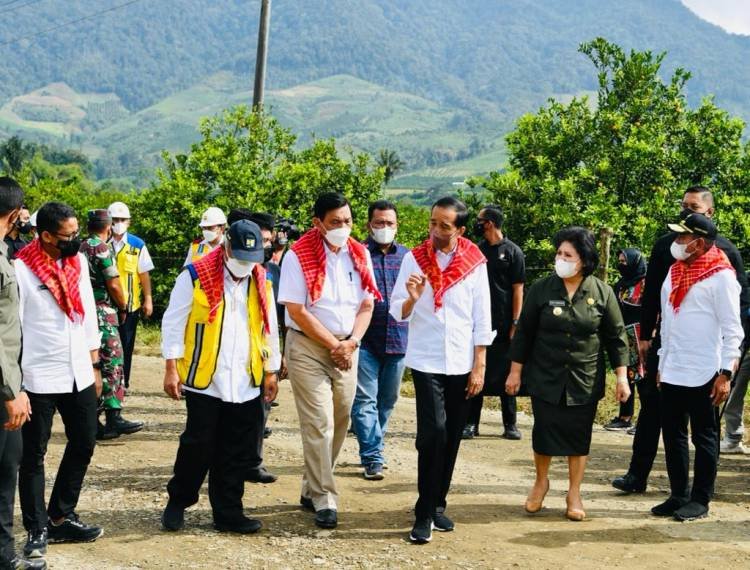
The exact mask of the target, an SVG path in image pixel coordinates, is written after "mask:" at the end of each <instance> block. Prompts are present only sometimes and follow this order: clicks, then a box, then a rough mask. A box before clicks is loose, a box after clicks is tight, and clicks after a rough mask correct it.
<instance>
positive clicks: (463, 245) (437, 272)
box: [411, 237, 487, 311]
mask: <svg viewBox="0 0 750 570" xmlns="http://www.w3.org/2000/svg"><path fill="white" fill-rule="evenodd" d="M411 252H412V255H414V259H415V260H416V262H417V264H418V265H419V268H420V269H421V270H422V273H424V274H425V276H426V277H427V280H428V281H429V282H430V286H431V287H432V291H433V293H434V297H435V310H436V311H437V310H438V309H440V307H442V306H443V296H444V295H445V293H446V291H448V289H450V288H451V287H453V286H454V285H455V284H456V283H460V282H461V281H463V280H464V279H465V278H466V276H467V275H469V274H470V273H471V272H472V271H474V269H476V268H477V267H478V266H479V265H481V264H482V263H487V258H486V257H485V256H484V254H483V253H482V250H480V249H479V248H478V247H477V246H476V245H474V244H473V243H472V242H471V241H469V240H468V239H466V238H465V237H459V238H458V244H457V245H456V251H455V253H454V254H453V259H451V261H450V263H449V264H448V267H446V268H445V270H444V271H443V270H441V269H440V266H439V265H438V262H437V254H436V253H435V248H434V247H433V245H432V240H430V239H427V240H425V241H424V242H422V243H421V244H420V245H418V246H417V247H415V248H414V249H412V250H411Z"/></svg>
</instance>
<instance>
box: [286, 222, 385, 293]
mask: <svg viewBox="0 0 750 570" xmlns="http://www.w3.org/2000/svg"><path fill="white" fill-rule="evenodd" d="M347 247H348V248H349V255H350V256H351V258H352V262H353V263H354V269H356V270H357V273H359V276H360V277H361V278H362V289H364V290H365V291H368V292H370V293H372V294H373V295H374V296H375V298H376V299H377V300H378V301H382V300H383V296H382V295H381V294H380V291H378V286H377V284H376V283H375V279H374V278H373V276H372V273H371V272H370V270H369V269H368V268H367V249H366V248H365V246H364V245H362V244H361V243H359V242H358V241H356V240H354V239H352V238H349V241H348V242H347ZM292 251H293V252H294V253H295V254H296V255H297V259H299V264H300V266H301V267H302V274H303V275H304V276H305V284H306V285H307V290H308V292H309V293H310V299H311V300H312V303H313V304H315V303H316V302H317V301H318V299H320V296H321V295H322V294H323V284H324V283H325V280H326V252H325V248H324V247H323V236H322V235H321V233H320V232H319V231H318V230H317V228H313V229H311V230H310V231H308V232H306V233H305V235H303V236H302V237H301V238H300V239H298V240H297V241H296V242H295V244H294V245H293V246H292Z"/></svg>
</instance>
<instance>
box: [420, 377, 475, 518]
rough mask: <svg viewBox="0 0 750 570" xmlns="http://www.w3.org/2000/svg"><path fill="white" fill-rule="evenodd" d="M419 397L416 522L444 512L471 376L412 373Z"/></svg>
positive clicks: (467, 403)
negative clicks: (438, 512) (468, 382)
mask: <svg viewBox="0 0 750 570" xmlns="http://www.w3.org/2000/svg"><path fill="white" fill-rule="evenodd" d="M412 377H413V378H414V390H415V392H416V397H417V441H416V447H417V454H418V461H417V464H418V467H417V470H418V473H417V487H418V490H419V498H418V499H417V504H416V506H415V508H414V511H415V515H416V517H417V519H424V518H430V517H432V516H433V515H434V514H435V512H436V511H441V510H444V509H445V506H446V501H445V498H446V497H447V495H448V489H450V486H451V478H452V477H453V468H454V467H455V465H456V456H457V455H458V447H459V445H461V432H462V431H463V428H464V425H465V424H466V416H467V415H468V413H469V400H467V399H466V392H465V390H466V382H467V380H468V378H469V375H468V374H461V375H458V376H447V375H445V374H430V373H426V372H420V371H418V370H412Z"/></svg>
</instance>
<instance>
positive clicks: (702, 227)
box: [667, 212, 718, 239]
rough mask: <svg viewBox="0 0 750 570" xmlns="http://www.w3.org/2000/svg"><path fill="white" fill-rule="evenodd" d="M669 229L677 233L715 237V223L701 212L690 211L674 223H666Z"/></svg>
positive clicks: (716, 231) (716, 232)
mask: <svg viewBox="0 0 750 570" xmlns="http://www.w3.org/2000/svg"><path fill="white" fill-rule="evenodd" d="M667 225H668V227H669V229H670V230H672V231H673V232H675V233H678V234H693V235H696V236H699V237H706V238H708V239H716V235H717V234H718V230H717V229H716V225H715V224H714V223H713V222H712V221H711V219H710V218H707V217H706V216H705V215H703V214H697V213H695V212H694V213H692V214H688V215H687V216H685V219H683V220H680V221H679V222H678V223H676V224H667Z"/></svg>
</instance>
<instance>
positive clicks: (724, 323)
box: [713, 271, 745, 370]
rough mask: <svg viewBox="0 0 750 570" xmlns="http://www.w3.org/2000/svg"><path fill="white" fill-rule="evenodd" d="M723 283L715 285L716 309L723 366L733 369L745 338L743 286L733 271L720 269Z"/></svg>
mask: <svg viewBox="0 0 750 570" xmlns="http://www.w3.org/2000/svg"><path fill="white" fill-rule="evenodd" d="M717 276H720V278H721V280H722V283H721V286H719V287H714V288H713V291H714V311H715V312H716V319H717V320H718V322H719V328H720V330H721V335H720V336H721V368H725V369H727V370H731V369H732V367H733V366H734V364H735V361H736V360H737V359H738V358H739V357H740V344H741V343H742V339H743V338H744V336H745V335H744V332H743V329H742V319H741V317H740V292H741V288H740V285H739V283H738V282H737V279H736V278H735V277H734V275H733V274H732V272H731V271H720V272H719V273H718V274H717Z"/></svg>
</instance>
